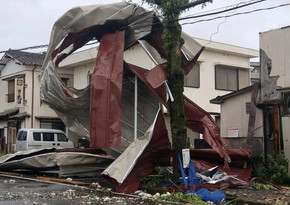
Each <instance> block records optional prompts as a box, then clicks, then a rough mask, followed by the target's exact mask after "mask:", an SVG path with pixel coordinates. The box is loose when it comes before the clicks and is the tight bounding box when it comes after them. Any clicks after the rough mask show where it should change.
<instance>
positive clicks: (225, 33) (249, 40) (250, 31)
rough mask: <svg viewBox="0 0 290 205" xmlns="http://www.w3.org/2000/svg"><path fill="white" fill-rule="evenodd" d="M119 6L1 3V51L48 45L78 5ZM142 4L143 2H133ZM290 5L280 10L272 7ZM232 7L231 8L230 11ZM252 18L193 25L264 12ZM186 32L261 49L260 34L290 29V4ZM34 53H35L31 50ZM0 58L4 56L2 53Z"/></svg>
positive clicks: (84, 1) (223, 3)
mask: <svg viewBox="0 0 290 205" xmlns="http://www.w3.org/2000/svg"><path fill="white" fill-rule="evenodd" d="M255 1H257V0H252V1H249V0H214V1H213V3H212V4H209V5H208V6H206V7H205V8H203V9H202V8H201V6H197V7H195V8H193V9H190V10H189V11H188V12H186V13H184V14H183V15H182V16H183V17H188V16H189V15H197V14H200V13H204V12H208V11H211V12H214V11H215V9H217V8H222V9H223V10H224V9H226V8H231V7H233V6H237V5H243V2H246V3H249V2H255ZM113 2H119V1H117V0H106V1H104V0H61V1H60V0H6V1H4V0H1V1H0V8H1V18H0V22H1V23H0V51H3V50H7V49H9V48H11V49H20V48H25V47H29V46H35V45H44V44H48V43H49V37H50V32H51V28H52V26H53V24H54V22H55V21H56V20H57V19H58V18H59V17H60V16H61V15H63V14H64V13H65V12H66V11H67V10H69V9H71V8H73V7H75V6H79V5H91V4H104V3H113ZM133 2H135V3H138V2H139V4H140V2H142V1H140V0H135V1H133ZM282 4H289V5H288V6H282V7H279V8H275V9H271V10H269V8H270V7H273V6H279V5H282ZM229 6H231V7H229ZM265 8H268V10H263V11H259V12H254V13H250V14H241V15H237V16H234V17H227V18H225V17H223V18H219V19H216V20H211V21H208V22H199V23H194V22H195V21H197V20H202V19H208V18H216V17H217V16H230V15H232V14H237V13H244V12H248V11H252V10H255V9H265ZM180 23H181V24H184V23H187V24H186V25H183V31H185V32H186V33H188V34H189V35H191V36H193V37H198V38H203V39H207V40H212V41H217V42H222V43H227V44H232V45H237V46H242V47H248V48H253V49H259V32H265V31H268V30H271V29H277V28H281V27H284V26H289V25H290V0H267V1H265V2H262V3H257V4H254V5H252V6H247V7H244V8H243V9H237V10H235V11H230V12H227V13H223V14H219V15H216V16H207V17H203V18H198V19H190V20H187V21H180ZM29 51H31V52H33V50H29ZM0 56H2V54H1V53H0Z"/></svg>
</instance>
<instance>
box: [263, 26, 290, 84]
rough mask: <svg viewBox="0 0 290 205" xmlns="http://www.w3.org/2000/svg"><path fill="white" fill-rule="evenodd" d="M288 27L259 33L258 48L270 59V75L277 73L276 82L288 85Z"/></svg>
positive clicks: (289, 68)
mask: <svg viewBox="0 0 290 205" xmlns="http://www.w3.org/2000/svg"><path fill="white" fill-rule="evenodd" d="M289 45H290V27H287V28H284V29H275V30H270V31H267V32H262V33H260V48H261V49H263V50H264V51H265V52H266V54H267V55H268V57H269V58H271V59H272V72H271V74H270V75H272V76H274V75H279V76H280V78H279V79H278V82H277V84H278V85H279V86H282V87H290V46H289Z"/></svg>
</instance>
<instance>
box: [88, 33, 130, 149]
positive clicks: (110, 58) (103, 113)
mask: <svg viewBox="0 0 290 205" xmlns="http://www.w3.org/2000/svg"><path fill="white" fill-rule="evenodd" d="M124 38H125V32H124V31H122V32H116V33H113V34H106V35H104V36H103V37H102V39H101V43H100V47H99V52H98V55H97V60H96V66H95V69H94V72H93V75H92V80H91V118H90V139H91V146H92V147H98V148H102V147H114V146H118V145H120V144H121V93H122V77H123V75H122V74H123V53H124Z"/></svg>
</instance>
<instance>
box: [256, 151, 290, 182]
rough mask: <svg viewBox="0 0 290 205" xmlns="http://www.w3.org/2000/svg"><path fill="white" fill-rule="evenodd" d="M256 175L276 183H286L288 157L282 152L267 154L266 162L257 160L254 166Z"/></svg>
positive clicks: (287, 179) (288, 180)
mask: <svg viewBox="0 0 290 205" xmlns="http://www.w3.org/2000/svg"><path fill="white" fill-rule="evenodd" d="M255 173H256V175H257V176H258V177H260V178H262V179H264V180H269V181H271V182H273V183H277V184H288V183H289V182H290V177H289V176H288V159H287V158H286V156H285V155H284V153H283V152H280V153H278V154H272V155H268V156H267V160H266V162H258V163H257V165H256V166H255Z"/></svg>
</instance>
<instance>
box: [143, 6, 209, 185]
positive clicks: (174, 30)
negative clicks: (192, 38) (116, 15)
mask: <svg viewBox="0 0 290 205" xmlns="http://www.w3.org/2000/svg"><path fill="white" fill-rule="evenodd" d="M144 1H145V2H147V3H148V4H150V5H151V6H157V7H158V9H160V10H161V12H162V14H163V19H164V21H163V26H164V27H163V34H162V39H163V42H164V50H165V51H166V52H167V53H166V54H167V57H168V62H167V71H168V85H169V88H170V90H171V92H172V95H173V98H174V101H172V102H169V113H170V124H171V137H172V151H173V181H177V180H178V178H179V176H180V171H179V164H178V155H181V153H182V149H184V148H187V147H188V143H187V142H188V140H187V134H186V126H185V114H184V101H183V91H184V71H183V69H182V67H181V47H182V45H183V44H184V40H183V39H182V37H181V32H182V28H181V25H180V24H179V22H178V19H179V16H180V14H181V13H182V12H183V11H184V10H186V9H189V8H192V7H194V6H197V5H200V4H205V3H207V2H212V0H197V1H193V2H190V3H189V0H144Z"/></svg>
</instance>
